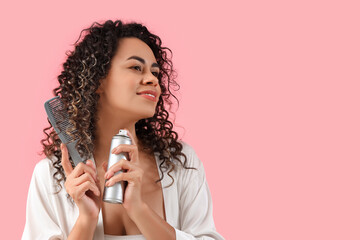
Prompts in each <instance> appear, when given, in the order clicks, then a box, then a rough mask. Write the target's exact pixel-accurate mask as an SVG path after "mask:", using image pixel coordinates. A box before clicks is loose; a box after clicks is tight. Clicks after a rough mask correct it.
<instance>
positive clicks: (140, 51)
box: [97, 37, 161, 120]
mask: <svg viewBox="0 0 360 240" xmlns="http://www.w3.org/2000/svg"><path fill="white" fill-rule="evenodd" d="M159 71H160V68H159V65H158V64H157V62H156V59H155V56H154V54H153V52H152V50H151V48H150V47H149V46H148V45H147V44H146V43H145V42H143V41H141V40H140V39H138V38H134V37H132V38H122V39H120V40H119V47H118V49H117V52H116V53H115V56H114V57H113V59H112V61H111V67H110V70H109V74H108V76H107V77H106V78H105V79H103V81H102V83H101V86H100V87H99V89H98V91H97V92H98V93H99V94H100V106H101V108H103V109H102V110H106V111H107V112H108V113H110V114H115V115H118V114H121V115H124V116H125V115H126V117H127V118H131V119H137V120H140V119H143V118H149V117H152V116H153V115H154V114H155V108H156V105H157V102H158V100H159V96H160V93H161V89H160V85H159V82H158V78H157V76H158V75H159ZM144 91H150V92H148V93H147V94H145V93H144ZM151 95H152V96H151ZM104 108H105V109H104ZM117 113H118V114H117Z"/></svg>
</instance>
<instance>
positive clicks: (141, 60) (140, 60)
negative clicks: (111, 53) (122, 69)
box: [126, 56, 160, 68]
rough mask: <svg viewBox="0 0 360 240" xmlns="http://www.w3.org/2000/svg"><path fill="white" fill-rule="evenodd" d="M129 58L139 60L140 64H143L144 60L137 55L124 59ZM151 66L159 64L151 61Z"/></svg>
mask: <svg viewBox="0 0 360 240" xmlns="http://www.w3.org/2000/svg"><path fill="white" fill-rule="evenodd" d="M130 59H135V60H138V61H139V62H141V63H142V64H145V60H144V59H143V58H141V57H138V56H131V57H129V58H128V59H126V60H130ZM151 67H157V68H160V65H159V64H157V63H153V64H151Z"/></svg>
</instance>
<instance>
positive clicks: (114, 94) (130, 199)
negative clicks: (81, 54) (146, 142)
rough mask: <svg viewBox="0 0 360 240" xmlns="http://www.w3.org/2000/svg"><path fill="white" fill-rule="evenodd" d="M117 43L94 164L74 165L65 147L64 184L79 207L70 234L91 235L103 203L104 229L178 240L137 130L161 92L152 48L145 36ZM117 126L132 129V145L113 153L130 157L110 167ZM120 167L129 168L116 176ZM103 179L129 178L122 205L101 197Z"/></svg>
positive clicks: (103, 87) (100, 113) (102, 94)
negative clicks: (146, 92) (150, 95)
mask: <svg viewBox="0 0 360 240" xmlns="http://www.w3.org/2000/svg"><path fill="white" fill-rule="evenodd" d="M119 43H120V45H119V48H118V50H117V53H116V54H115V56H114V57H113V59H112V61H111V67H110V71H109V74H108V76H107V77H106V78H105V79H103V81H102V83H101V86H100V87H99V89H98V90H97V93H99V95H100V100H99V104H98V116H99V121H98V122H97V132H96V136H97V138H96V140H95V142H94V144H95V152H94V154H93V156H94V160H95V163H96V166H94V164H93V163H92V162H91V161H87V163H86V164H78V165H77V166H76V167H75V169H72V167H71V165H69V164H70V163H69V160H68V153H67V150H66V148H64V147H62V153H63V154H62V156H63V157H62V164H63V166H64V170H65V174H66V176H67V181H66V182H65V188H66V191H67V192H68V193H69V194H70V196H71V197H72V198H73V199H74V201H75V203H76V204H77V206H78V207H79V218H78V220H77V222H76V224H75V226H74V227H73V229H72V231H71V233H70V235H69V237H68V239H92V237H93V234H94V231H95V227H96V223H97V221H98V217H99V212H100V208H102V214H103V216H102V217H103V224H104V233H105V234H110V235H136V234H143V235H144V236H145V238H146V239H150V240H151V239H154V240H155V239H157V240H161V239H166V240H169V239H175V229H174V228H173V227H172V226H170V225H169V224H168V223H167V222H166V216H165V211H164V201H163V195H162V189H161V184H160V183H155V180H157V179H159V174H158V170H157V165H156V162H155V158H154V155H153V153H150V152H145V151H144V150H143V148H142V146H141V145H140V142H139V140H138V138H137V136H136V133H135V123H136V122H137V121H139V120H140V119H143V118H149V117H152V116H153V115H154V113H155V108H156V104H157V101H158V99H159V95H160V86H159V83H158V79H157V74H158V72H159V68H158V67H157V66H156V59H155V56H154V54H153V52H152V50H151V49H150V47H149V46H147V45H146V44H145V43H144V42H142V41H141V40H139V39H137V38H123V39H120V41H119ZM131 56H138V57H140V58H142V59H143V60H144V63H142V62H141V61H139V60H137V59H129V57H131ZM144 90H151V91H153V93H154V94H155V95H156V96H155V98H150V99H149V98H148V97H144V96H143V95H140V94H139V93H140V92H142V91H144ZM119 129H127V130H128V132H129V135H130V137H131V139H132V143H133V144H132V145H119V146H118V147H117V148H116V149H114V152H113V154H119V153H120V152H128V153H129V158H130V160H129V161H127V160H122V161H120V162H118V163H117V164H114V165H113V166H111V167H110V168H109V170H108V171H106V169H107V160H108V158H109V150H110V143H111V139H112V137H113V136H114V135H115V134H116V133H118V131H119ZM121 169H122V170H126V171H127V172H126V173H121V174H118V175H114V173H115V172H117V171H119V170H121ZM105 179H108V181H107V184H109V186H111V185H113V184H114V183H116V182H118V181H127V182H128V186H127V188H126V191H125V196H124V202H123V204H110V203H105V202H103V201H102V200H101V199H102V194H103V190H104V184H105ZM149 223H151V224H149ZM84 231H85V232H86V234H84Z"/></svg>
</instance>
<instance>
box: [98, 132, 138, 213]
mask: <svg viewBox="0 0 360 240" xmlns="http://www.w3.org/2000/svg"><path fill="white" fill-rule="evenodd" d="M127 132H128V135H129V137H130V138H131V141H132V143H133V144H132V145H127V144H120V145H119V146H117V147H115V148H114V149H113V150H112V151H111V153H112V154H119V153H121V152H127V153H129V158H130V159H129V160H125V159H121V160H120V161H119V162H117V163H115V164H114V165H112V166H111V167H110V168H109V170H108V171H107V172H106V173H105V179H106V180H107V182H106V184H105V186H107V187H109V186H112V185H114V184H115V183H116V182H119V181H127V182H128V184H127V187H126V189H125V195H124V199H123V206H124V208H125V209H126V211H127V213H128V215H129V216H130V217H131V215H133V214H135V211H139V210H140V209H142V208H143V206H144V202H143V201H142V198H141V183H142V178H143V175H144V170H142V168H140V166H139V151H138V147H137V146H136V145H134V143H135V142H134V138H133V137H132V135H131V133H130V132H129V131H127ZM106 167H107V166H106V165H104V168H105V171H106ZM119 170H123V171H126V170H127V171H126V172H121V173H119V174H116V175H114V174H115V173H116V172H118V171H119Z"/></svg>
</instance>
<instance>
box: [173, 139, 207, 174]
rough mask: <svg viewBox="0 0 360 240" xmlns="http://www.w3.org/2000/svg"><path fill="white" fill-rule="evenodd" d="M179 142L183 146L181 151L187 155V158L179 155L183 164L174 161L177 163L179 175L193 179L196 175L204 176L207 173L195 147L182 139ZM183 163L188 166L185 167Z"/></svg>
mask: <svg viewBox="0 0 360 240" xmlns="http://www.w3.org/2000/svg"><path fill="white" fill-rule="evenodd" d="M179 142H180V143H181V145H182V147H183V148H182V150H181V153H183V154H184V155H185V156H186V159H185V157H184V156H178V158H179V160H180V161H181V164H180V162H179V161H174V163H175V164H176V165H177V167H176V172H177V173H178V174H179V176H182V178H185V179H192V178H194V177H200V178H203V177H204V174H205V170H204V166H203V163H202V161H201V160H200V158H199V157H198V155H197V153H196V151H195V149H194V148H193V147H192V146H191V145H190V144H188V143H186V142H184V141H182V140H180V141H179ZM183 165H185V167H186V168H184V167H183ZM187 168H189V169H187Z"/></svg>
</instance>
